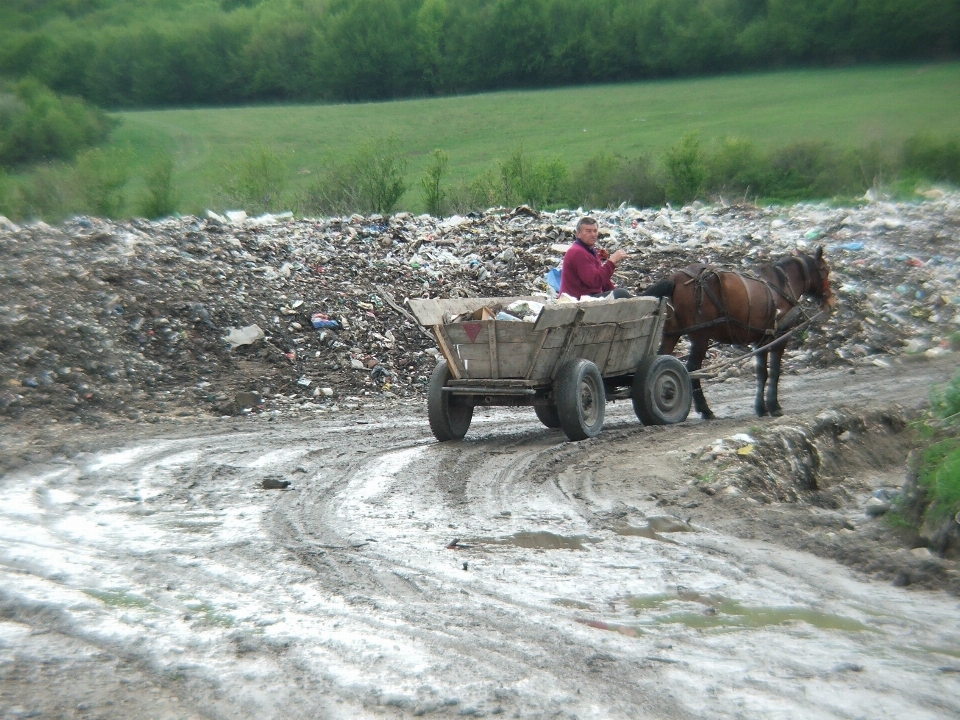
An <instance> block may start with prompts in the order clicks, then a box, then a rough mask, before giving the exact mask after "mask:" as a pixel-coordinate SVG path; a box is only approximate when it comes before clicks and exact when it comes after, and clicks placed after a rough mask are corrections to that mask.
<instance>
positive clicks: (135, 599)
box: [83, 589, 153, 608]
mask: <svg viewBox="0 0 960 720" xmlns="http://www.w3.org/2000/svg"><path fill="white" fill-rule="evenodd" d="M83 593H84V595H89V596H90V597H92V598H96V599H97V600H99V601H100V602H102V603H103V604H105V605H110V606H112V607H119V608H135V607H136V608H145V607H150V605H152V604H153V603H152V601H151V600H149V599H147V598H145V597H141V596H139V595H133V594H131V593H128V592H127V591H126V590H91V589H87V590H84V591H83Z"/></svg>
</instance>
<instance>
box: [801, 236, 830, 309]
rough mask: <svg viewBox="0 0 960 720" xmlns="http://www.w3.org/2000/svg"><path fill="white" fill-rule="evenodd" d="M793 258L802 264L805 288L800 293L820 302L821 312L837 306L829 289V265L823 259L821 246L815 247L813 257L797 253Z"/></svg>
mask: <svg viewBox="0 0 960 720" xmlns="http://www.w3.org/2000/svg"><path fill="white" fill-rule="evenodd" d="M794 257H795V258H796V259H797V260H798V261H799V262H800V263H801V264H802V268H803V278H804V284H805V287H804V288H803V291H802V292H801V293H800V294H801V295H807V296H809V297H813V298H816V299H817V300H818V301H820V309H821V310H829V309H830V308H832V307H833V306H834V305H836V304H837V298H836V296H835V295H834V294H833V289H832V288H831V287H830V265H828V264H827V261H826V260H825V259H824V258H823V245H820V246H819V247H817V252H816V253H815V254H814V255H812V256H811V255H808V254H807V253H803V252H797V253H795V255H794Z"/></svg>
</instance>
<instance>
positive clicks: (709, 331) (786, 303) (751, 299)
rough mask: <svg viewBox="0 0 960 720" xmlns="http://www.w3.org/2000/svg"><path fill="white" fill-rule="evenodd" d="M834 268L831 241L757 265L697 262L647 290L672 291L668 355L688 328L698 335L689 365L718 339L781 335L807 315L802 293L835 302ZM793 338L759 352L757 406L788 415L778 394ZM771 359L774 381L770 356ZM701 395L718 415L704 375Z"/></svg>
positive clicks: (703, 405)
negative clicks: (829, 259)
mask: <svg viewBox="0 0 960 720" xmlns="http://www.w3.org/2000/svg"><path fill="white" fill-rule="evenodd" d="M829 275H830V267H829V266H828V265H827V263H826V261H825V260H824V259H823V247H818V248H817V252H816V254H815V255H813V256H810V255H807V254H805V253H800V252H798V253H796V254H794V255H793V256H791V257H788V258H786V259H784V260H780V261H779V262H777V263H774V264H770V265H761V266H759V267H757V268H756V269H755V270H753V271H752V272H734V271H732V270H721V269H718V268H714V267H710V266H708V265H701V264H697V265H690V266H689V267H687V268H684V269H683V270H681V271H679V272H678V273H676V274H675V275H673V277H671V278H670V279H669V280H661V281H660V282H657V283H654V284H653V285H651V286H650V287H648V288H647V289H646V290H644V291H643V293H641V294H643V295H650V296H653V297H667V298H670V300H671V303H672V305H673V312H672V314H671V315H670V317H669V318H668V319H667V323H666V325H665V327H664V333H663V342H662V344H661V345H660V354H661V355H670V354H672V353H673V350H674V348H675V347H676V345H677V342H678V341H679V340H680V337H681V336H682V335H687V336H688V337H689V338H690V357H689V359H688V360H687V370H689V371H690V372H694V371H696V370H699V369H700V367H701V365H702V364H703V358H704V356H705V355H706V354H707V346H708V345H709V344H710V341H711V340H716V341H717V342H721V343H729V344H732V345H753V346H754V347H761V346H764V345H768V344H770V343H771V342H773V341H775V340H776V338H777V337H781V336H782V335H783V333H785V332H788V331H789V330H790V329H791V328H792V327H796V326H797V325H798V324H799V323H801V322H803V320H804V316H803V311H802V308H801V307H800V300H801V298H803V297H804V296H809V297H812V298H815V299H817V300H819V301H820V304H821V309H823V310H826V309H827V308H830V307H833V305H835V304H836V298H835V297H834V296H833V292H832V291H831V290H830V280H829ZM788 340H789V337H784V339H783V342H782V343H777V344H776V345H774V346H773V347H770V348H769V349H767V350H766V351H764V352H761V353H758V354H757V356H756V368H757V398H756V401H755V403H754V409H755V410H756V411H757V415H759V416H761V417H763V416H764V415H766V414H767V413H769V414H770V415H782V414H783V411H782V410H781V409H780V403H779V401H778V400H777V387H778V385H779V383H780V363H781V360H782V359H783V351H784V349H785V347H786V344H787V341H788ZM768 356H769V360H770V370H769V380H770V384H769V387H767V389H766V397H764V388H765V386H767V379H768V372H767V360H768ZM693 402H694V407H695V408H696V410H697V412H698V413H700V416H701V417H703V418H705V419H708V420H709V419H711V418H713V413H712V412H711V411H710V408H709V407H708V406H707V401H706V398H704V396H703V388H702V387H701V386H700V380H699V379H694V380H693Z"/></svg>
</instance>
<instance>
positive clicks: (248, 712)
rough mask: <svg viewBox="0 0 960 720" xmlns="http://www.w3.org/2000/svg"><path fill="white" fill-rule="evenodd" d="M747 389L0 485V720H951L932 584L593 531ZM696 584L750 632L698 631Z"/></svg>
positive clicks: (314, 430) (697, 543) (950, 637)
mask: <svg viewBox="0 0 960 720" xmlns="http://www.w3.org/2000/svg"><path fill="white" fill-rule="evenodd" d="M948 371H949V368H947V367H946V366H926V365H919V366H916V367H915V368H914V369H913V370H912V372H911V373H910V374H908V375H905V374H904V373H902V371H900V372H898V371H897V370H893V371H890V370H881V369H877V370H875V371H867V372H861V373H859V374H858V375H857V376H849V375H846V374H841V373H839V372H833V373H829V372H823V373H815V374H808V375H804V376H800V377H791V378H785V381H784V390H783V396H784V398H785V399H786V400H787V403H786V404H788V409H789V410H791V411H792V412H794V413H802V412H811V411H816V410H818V409H822V408H823V407H826V406H829V405H832V404H837V403H839V402H846V403H862V404H867V403H869V402H872V403H874V404H876V403H877V402H883V403H890V402H904V403H908V404H913V403H916V402H917V401H918V400H919V399H922V398H923V397H924V396H925V394H926V391H927V388H928V387H929V385H930V383H931V382H932V381H934V380H936V379H942V378H943V377H945V374H946V372H948ZM750 395H751V390H750V387H749V385H748V384H747V383H746V382H738V383H730V384H725V385H722V386H719V387H716V388H711V391H710V398H711V401H712V402H713V403H714V404H715V405H716V407H717V409H718V410H719V414H720V415H721V416H722V417H726V418H727V419H724V420H720V421H717V422H715V423H710V424H706V423H698V422H691V423H687V424H685V425H683V426H678V427H669V428H641V427H639V426H638V424H637V423H636V421H635V419H633V418H632V414H631V413H630V409H629V403H620V404H617V405H615V406H613V407H611V408H609V409H608V416H609V419H608V423H607V428H606V430H605V431H604V433H603V435H602V436H601V438H599V439H598V440H594V441H588V442H585V443H579V444H570V443H566V442H564V441H563V436H562V434H561V433H560V432H559V431H549V430H546V429H544V428H542V427H541V426H540V425H539V423H537V422H536V419H535V418H534V417H533V413H532V412H530V411H528V410H522V411H521V410H517V411H507V410H496V411H489V412H486V413H483V414H481V413H478V417H477V418H476V420H475V422H474V426H473V427H472V428H471V431H470V434H469V435H468V436H467V439H466V440H465V441H463V442H461V443H446V444H437V443H435V442H434V441H433V439H432V437H430V436H429V431H428V430H427V428H426V422H425V419H424V418H423V416H422V412H413V413H410V414H406V413H399V414H398V415H397V416H396V417H390V418H380V419H374V418H370V417H363V416H351V417H348V418H346V419H344V420H341V421H339V422H336V421H321V422H317V421H309V422H304V423H301V424H297V423H250V424H249V425H246V426H244V425H237V426H236V427H237V429H236V430H231V431H228V432H224V433H220V434H212V435H205V436H200V437H188V436H180V437H171V438H166V439H162V440H151V441H147V442H138V441H137V439H136V438H131V441H130V443H129V444H128V445H127V446H126V447H123V448H119V449H117V450H116V451H114V452H106V453H99V454H92V455H88V456H81V457H78V458H75V459H73V460H62V461H58V463H57V464H49V465H46V466H37V467H31V468H26V469H24V470H22V471H18V472H17V473H14V474H11V475H8V476H7V477H6V478H4V479H3V480H0V520H2V524H0V618H3V619H2V620H0V679H2V695H0V717H7V716H9V717H18V716H22V715H25V714H28V713H30V712H38V713H40V715H42V716H48V717H56V716H63V717H72V716H90V717H97V716H99V717H108V718H114V717H116V718H120V717H134V716H151V717H189V716H191V715H196V716H209V717H251V718H253V717H258V718H260V717H324V718H351V717H379V716H386V717H392V716H409V715H416V714H428V715H429V714H432V715H434V716H440V717H444V716H456V715H470V714H474V715H484V714H494V713H501V712H502V713H504V714H506V715H507V716H510V717H514V716H516V717H550V716H559V717H602V718H607V717H615V718H618V717H622V718H628V717H629V718H637V717H651V718H668V717H676V718H685V717H704V716H707V717H770V716H777V717H798V718H799V717H804V718H807V717H859V716H870V717H880V716H894V715H899V716H903V717H906V716H910V717H917V718H922V717H930V718H934V717H945V716H955V715H957V714H960V701H958V699H957V698H960V680H958V678H960V676H958V674H957V673H954V672H943V671H942V668H944V667H947V668H952V667H954V666H957V665H960V661H957V660H955V659H954V658H953V657H952V656H951V655H950V652H951V651H950V650H949V648H950V647H954V648H955V647H957V645H958V641H960V623H958V620H957V613H956V600H955V599H952V598H949V597H947V596H946V595H942V594H937V593H930V592H917V591H906V590H904V589H900V588H894V587H891V586H889V585H888V584H878V583H875V582H871V581H869V580H868V579H866V578H865V577H862V576H857V575H854V574H852V573H851V572H849V571H847V570H845V569H844V568H842V567H840V566H838V565H836V564H835V563H832V562H830V561H828V560H823V559H819V558H816V557H813V556H810V555H807V554H803V553H799V552H795V551H792V550H790V549H789V548H783V547H774V546H771V545H768V544H764V543H761V542H756V541H747V540H742V539H737V538H735V537H731V536H730V535H727V534H721V533H718V532H715V531H713V530H711V529H710V521H709V509H708V510H707V511H706V514H704V510H703V509H702V508H701V509H699V510H698V512H700V513H701V514H700V515H699V516H698V520H697V521H696V523H695V524H697V525H698V527H699V532H695V533H677V534H673V535H671V536H670V537H669V538H668V539H669V540H671V541H672V542H661V541H658V540H656V539H653V538H650V537H640V536H625V535H618V534H616V533H615V532H614V531H613V530H612V529H611V528H612V527H613V521H614V520H616V522H618V523H630V524H633V525H637V524H639V523H640V522H641V521H642V519H643V517H644V516H645V515H646V516H651V515H656V514H658V513H659V512H660V511H659V510H658V509H657V505H656V499H655V498H654V497H652V496H651V495H650V492H651V488H652V487H653V485H655V484H657V483H660V484H661V485H665V484H669V483H671V482H674V483H675V482H677V481H678V478H679V475H680V466H681V465H682V463H683V461H684V459H685V458H686V457H688V456H689V454H690V453H691V452H693V451H696V450H697V449H698V448H700V447H702V446H704V445H706V444H709V442H710V441H711V440H712V439H713V438H715V437H718V436H722V435H729V434H731V433H735V432H740V431H744V430H746V429H748V428H749V427H751V426H753V425H756V424H757V423H758V421H757V419H756V418H752V417H750V415H749V414H748V411H749V408H750V402H749V399H748V398H749V396H750ZM358 417H359V419H360V420H361V421H370V422H363V424H359V423H357V422H356V420H357V418H358ZM231 422H232V421H231ZM766 422H769V421H766ZM247 428H250V429H249V430H248V429H247ZM618 469H623V471H622V474H621V475H619V476H618V472H619V470H618ZM264 478H282V479H288V480H292V481H293V486H294V489H291V490H287V491H284V492H278V491H265V490H262V489H260V487H259V485H260V483H261V481H262V480H263V479H264ZM611 478H613V479H611ZM535 532H539V533H551V535H542V536H530V535H518V533H521V534H522V533H535ZM454 538H458V540H459V542H458V543H457V549H447V548H446V547H445V546H446V545H448V544H449V543H450V542H451V541H452V540H453V539H454ZM518 538H525V539H524V540H520V539H518ZM531 538H532V539H531ZM551 539H552V540H553V541H555V542H556V543H557V544H564V543H566V544H569V545H577V544H579V545H580V546H581V547H582V548H583V549H580V550H578V549H563V548H555V549H551V548H549V547H546V546H547V545H549V544H550V542H551ZM537 544H539V545H541V546H542V547H529V546H530V545H537ZM678 586H682V587H683V588H685V590H682V591H681V597H679V598H678V599H677V601H676V602H673V601H671V602H661V601H662V598H661V599H657V598H660V596H665V595H671V596H672V597H676V596H677V587H678ZM684 593H685V594H684ZM721 596H722V597H724V598H729V599H730V600H735V601H738V602H740V603H741V604H742V605H743V606H747V607H750V608H754V610H755V612H754V615H749V616H745V617H754V616H755V617H754V619H755V620H757V622H755V623H754V625H755V626H749V627H732V626H725V625H723V624H719V626H716V627H715V626H714V625H712V624H711V623H712V622H713V621H712V620H711V619H710V618H711V617H712V616H711V615H710V614H709V612H710V610H711V608H712V607H713V606H715V605H716V604H717V602H719V601H718V600H716V599H717V598H720V597H721ZM630 597H639V598H645V600H643V601H641V602H640V605H642V604H643V602H648V603H649V605H650V606H649V607H646V608H643V607H641V608H639V609H638V608H637V607H635V606H631V604H630V601H629V598H630ZM684 600H685V602H682V601H684ZM634 605H636V603H634ZM783 608H787V610H786V611H783ZM774 609H776V610H777V612H781V614H782V613H783V612H786V614H785V615H783V616H782V617H780V616H777V617H780V619H781V620H784V619H785V621H784V622H766V621H764V618H769V617H772V616H773V615H776V613H773V610H774ZM771 613H773V615H771ZM721 614H722V611H721ZM697 618H700V620H698V619H697ZM703 618H706V620H703ZM589 623H592V625H593V626H591V625H590V624H589ZM609 630H619V632H611V631H609ZM48 670H49V671H50V672H47V671H48ZM55 680H56V682H54V681H55ZM78 707H82V709H78Z"/></svg>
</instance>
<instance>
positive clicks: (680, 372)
mask: <svg viewBox="0 0 960 720" xmlns="http://www.w3.org/2000/svg"><path fill="white" fill-rule="evenodd" d="M631 399H632V401H633V412H634V413H636V415H637V418H638V419H639V420H640V422H642V423H643V424H644V425H673V424H675V423H680V422H683V421H684V420H686V419H687V415H688V414H689V413H690V404H691V403H692V401H693V387H692V385H691V384H690V375H689V373H688V372H687V369H686V368H685V367H684V366H683V363H681V362H680V361H679V360H677V358H675V357H674V356H673V355H654V356H653V357H649V358H647V359H646V360H643V361H641V363H640V364H639V365H638V366H637V372H636V374H635V375H634V376H633V390H632V392H631Z"/></svg>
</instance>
